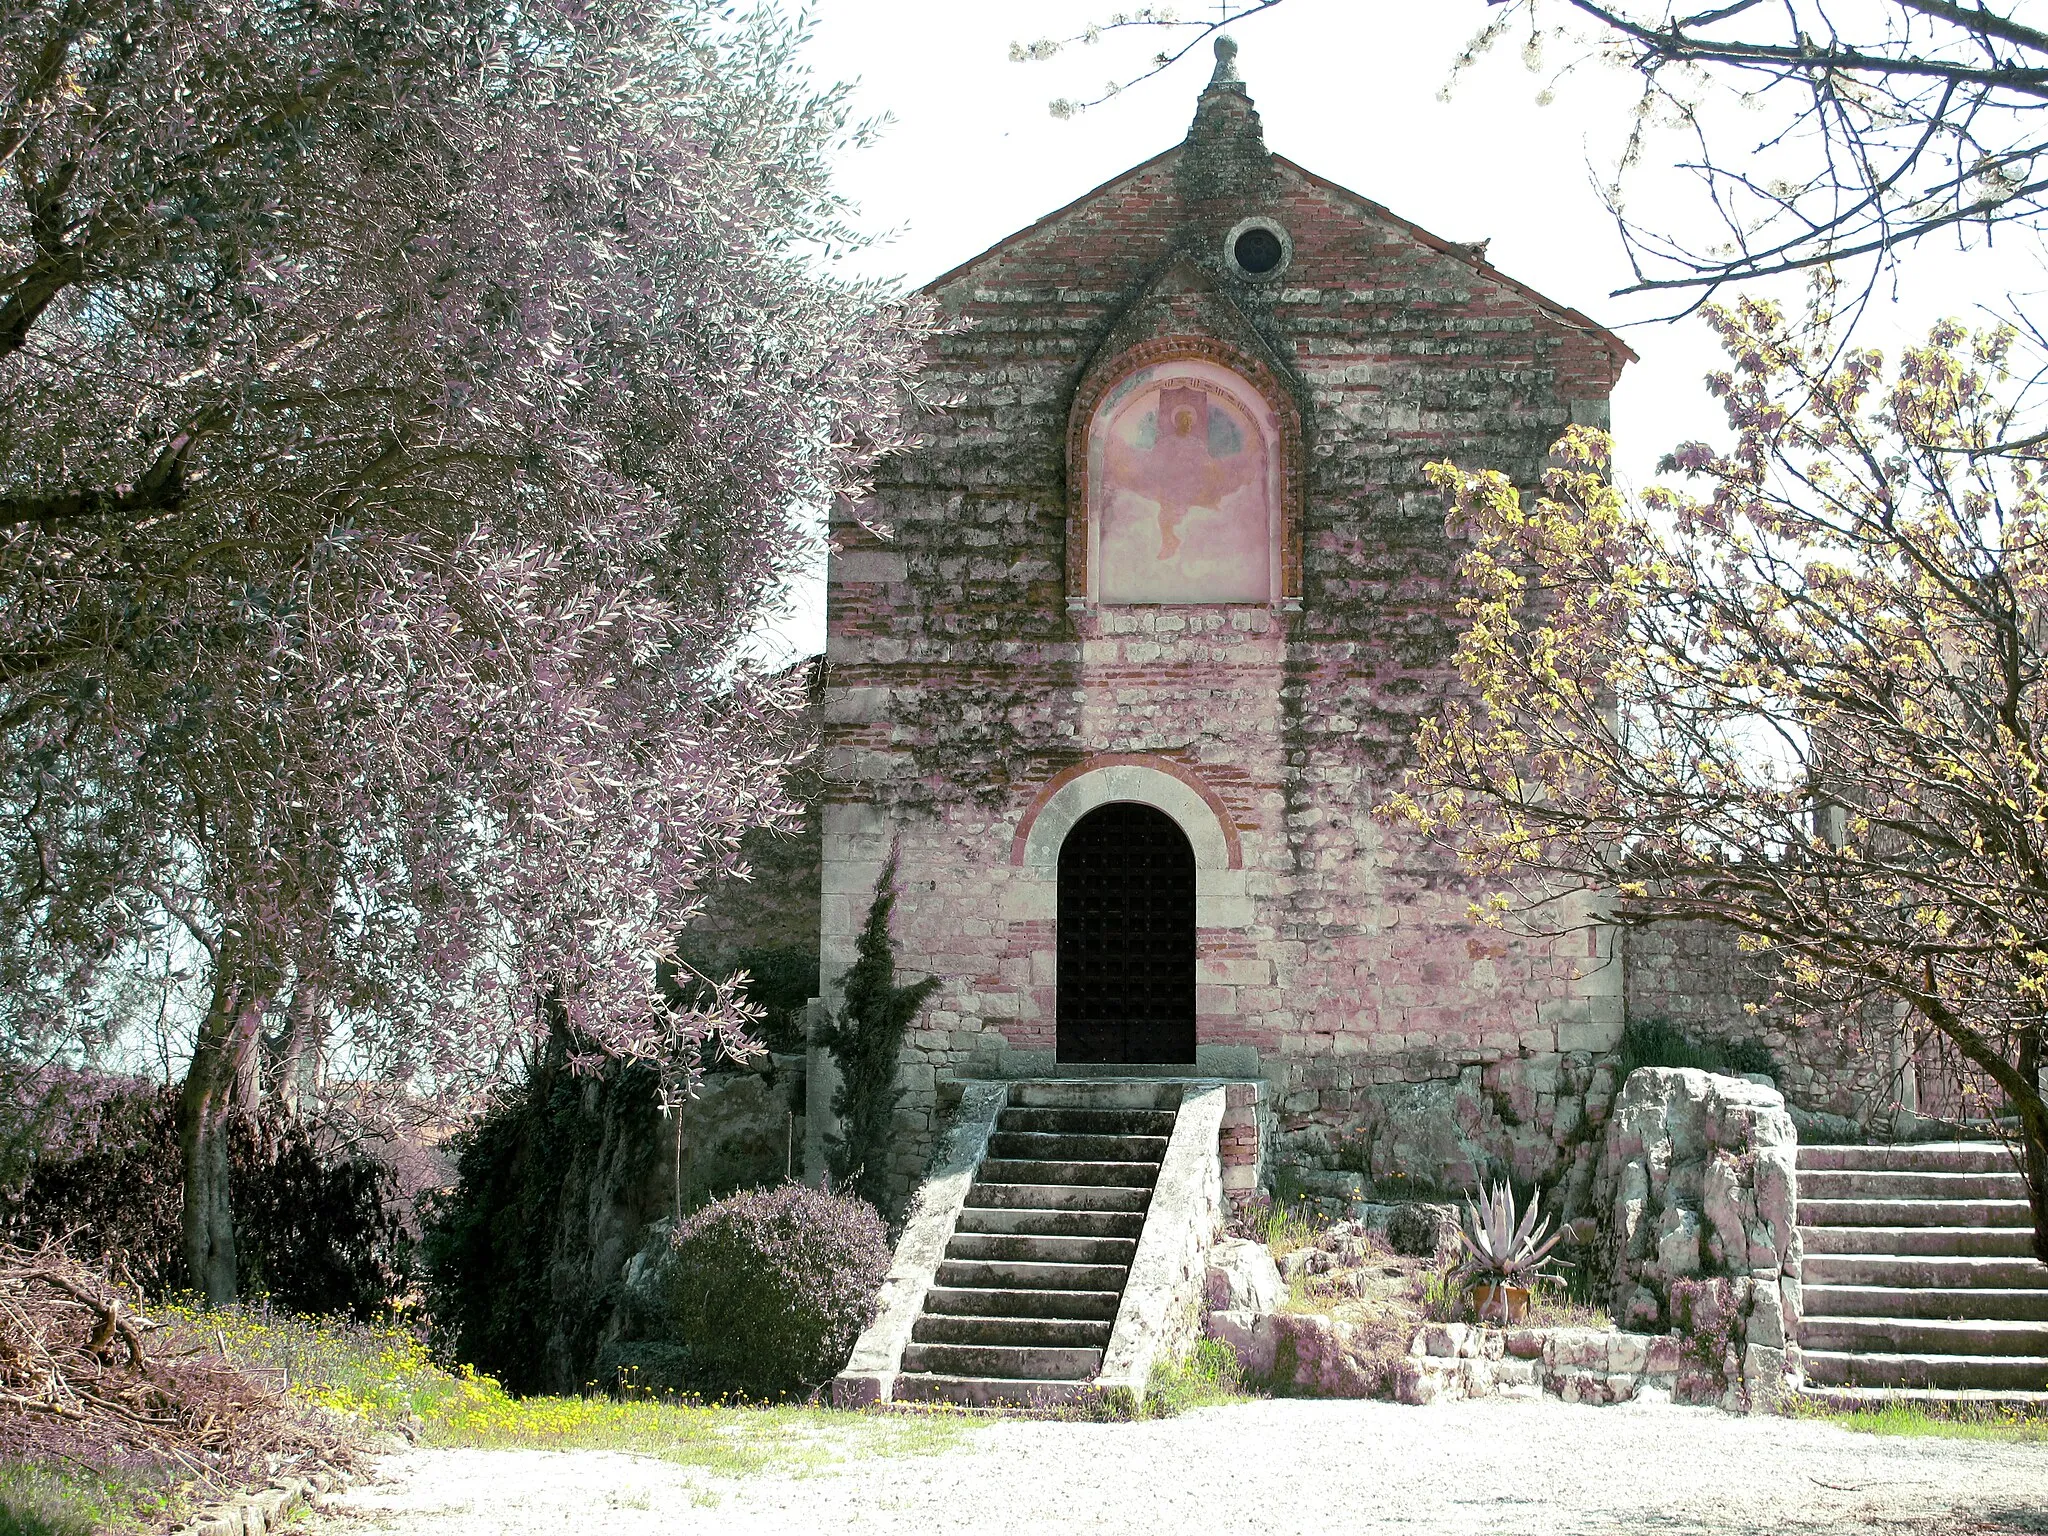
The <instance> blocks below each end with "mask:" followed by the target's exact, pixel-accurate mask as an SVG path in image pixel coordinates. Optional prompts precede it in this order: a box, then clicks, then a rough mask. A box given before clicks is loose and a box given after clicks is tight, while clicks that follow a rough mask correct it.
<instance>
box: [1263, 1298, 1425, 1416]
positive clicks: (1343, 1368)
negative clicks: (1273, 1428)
mask: <svg viewBox="0 0 2048 1536" xmlns="http://www.w3.org/2000/svg"><path fill="white" fill-rule="evenodd" d="M1396 1364H1397V1360H1396V1359H1395V1358H1394V1357H1392V1356H1390V1355H1389V1354H1388V1353H1387V1351H1386V1349H1385V1348H1384V1345H1383V1344H1382V1342H1381V1341H1380V1340H1378V1339H1377V1338H1376V1337H1375V1336H1373V1335H1372V1334H1371V1333H1369V1332H1368V1330H1366V1329H1365V1328H1363V1327H1361V1326H1360V1325H1359V1324H1357V1323H1350V1322H1345V1321H1343V1320H1342V1319H1340V1318H1334V1317H1322V1316H1319V1315H1317V1314H1314V1313H1300V1312H1274V1313H1269V1314H1268V1315H1267V1316H1265V1317H1262V1318H1260V1319H1259V1322H1258V1326H1257V1327H1256V1328H1255V1329H1254V1330H1253V1333H1252V1348H1251V1354H1250V1358H1249V1359H1248V1360H1246V1361H1245V1368H1246V1372H1247V1374H1248V1375H1250V1376H1251V1377H1252V1378H1253V1379H1254V1380H1257V1381H1262V1382H1265V1383H1267V1384H1268V1385H1269V1386H1271V1387H1272V1388H1273V1389H1274V1390H1275V1391H1277V1392H1283V1393H1300V1394H1301V1395H1303V1396H1307V1397H1378V1396H1380V1395H1381V1394H1382V1393H1384V1392H1385V1391H1386V1390H1387V1388H1388V1387H1389V1386H1390V1385H1392V1384H1393V1383H1394V1378H1395V1366H1396Z"/></svg>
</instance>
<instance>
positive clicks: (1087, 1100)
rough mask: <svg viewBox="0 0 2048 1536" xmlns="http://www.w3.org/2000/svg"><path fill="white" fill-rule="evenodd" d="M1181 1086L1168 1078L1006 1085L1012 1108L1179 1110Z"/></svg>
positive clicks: (1039, 1082) (1039, 1080) (1113, 1078)
mask: <svg viewBox="0 0 2048 1536" xmlns="http://www.w3.org/2000/svg"><path fill="white" fill-rule="evenodd" d="M1182 1091H1183V1089H1182V1085H1181V1084H1179V1083H1177V1082H1175V1081H1173V1080H1172V1079H1171V1078H1166V1079H1161V1080H1156V1081H1155V1080H1153V1079H1150V1078H1142V1077H1111V1078H1095V1079H1093V1080H1090V1079H1087V1078H1077V1079H1070V1080H1065V1081H1059V1082H1047V1081H1045V1080H1044V1079H1036V1080H1032V1081H1029V1082H1018V1083H1012V1084H1010V1106H1009V1107H1010V1108H1012V1109H1179V1108H1180V1099H1181V1093H1182Z"/></svg>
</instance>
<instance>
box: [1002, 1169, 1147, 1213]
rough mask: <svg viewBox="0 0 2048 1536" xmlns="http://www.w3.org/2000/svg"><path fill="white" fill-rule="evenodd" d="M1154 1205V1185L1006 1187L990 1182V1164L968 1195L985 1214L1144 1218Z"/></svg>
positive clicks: (1022, 1185)
mask: <svg viewBox="0 0 2048 1536" xmlns="http://www.w3.org/2000/svg"><path fill="white" fill-rule="evenodd" d="M1151 1203H1152V1189H1151V1186H1150V1185H1147V1186H1145V1187H1144V1188H1142V1189H1140V1188H1137V1187H1136V1186H1134V1185H1128V1184H1126V1185H1116V1184H1029V1183H1026V1184H1005V1183H1002V1182H1000V1181H997V1180H992V1179H989V1178H988V1164H986V1163H983V1164H982V1166H981V1168H980V1170H979V1174H978V1176H977V1177H976V1179H975V1181H974V1187H973V1188H972V1189H970V1190H968V1191H967V1208H968V1209H969V1210H983V1211H1024V1210H1030V1211H1121V1212H1126V1213H1129V1214H1133V1215H1137V1216H1139V1217H1141V1218H1142V1217H1143V1215H1144V1212H1145V1207H1146V1206H1148V1205H1150V1204H1151Z"/></svg>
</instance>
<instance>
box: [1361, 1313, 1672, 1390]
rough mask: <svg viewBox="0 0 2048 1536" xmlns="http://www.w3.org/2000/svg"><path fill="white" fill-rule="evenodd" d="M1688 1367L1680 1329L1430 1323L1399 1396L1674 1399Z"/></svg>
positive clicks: (1398, 1383)
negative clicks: (1654, 1331) (1644, 1330)
mask: <svg viewBox="0 0 2048 1536" xmlns="http://www.w3.org/2000/svg"><path fill="white" fill-rule="evenodd" d="M1685 1364H1686V1356H1685V1341H1684V1340H1683V1339H1681V1338H1680V1337H1679V1335H1678V1334H1676V1333H1670V1334H1652V1335H1645V1334H1640V1333H1623V1332H1620V1331H1618V1330H1613V1329H1603V1328H1509V1329H1506V1330H1501V1329H1496V1328H1475V1327H1471V1326H1469V1325H1467V1324H1465V1323H1430V1324H1429V1325H1427V1326H1426V1327H1424V1328H1423V1330H1422V1331H1421V1332H1420V1333H1418V1334H1417V1335H1416V1336H1415V1342H1414V1343H1413V1344H1412V1345H1410V1346H1409V1351H1408V1359H1407V1360H1405V1361H1404V1362H1402V1365H1401V1368H1400V1370H1399V1372H1398V1374H1397V1376H1396V1380H1395V1396H1396V1397H1397V1398H1399V1400H1400V1401H1402V1402H1404V1403H1415V1404H1423V1403H1434V1402H1443V1401H1449V1400H1451V1399H1454V1398H1462V1397H1524V1398H1535V1397H1541V1396H1543V1395H1544V1394H1546V1393H1548V1394H1549V1395H1550V1396H1552V1397H1559V1398H1562V1399H1564V1401H1566V1402H1568V1403H1586V1404H1596V1405H1597V1404H1603V1403H1626V1402H1631V1401H1633V1400H1635V1399H1636V1398H1639V1397H1641V1398H1654V1399H1658V1400H1661V1401H1665V1402H1669V1401H1670V1400H1671V1399H1672V1397H1673V1396H1674V1395H1675V1394H1676V1392H1677V1389H1678V1384H1679V1380H1680V1377H1681V1375H1682V1374H1683V1372H1684V1368H1685Z"/></svg>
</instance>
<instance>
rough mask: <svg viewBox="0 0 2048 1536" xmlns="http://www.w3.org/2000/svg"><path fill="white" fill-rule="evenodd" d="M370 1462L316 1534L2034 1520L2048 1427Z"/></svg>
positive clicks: (1267, 1531)
mask: <svg viewBox="0 0 2048 1536" xmlns="http://www.w3.org/2000/svg"><path fill="white" fill-rule="evenodd" d="M380 1470H381V1474H382V1477H383V1479H384V1480H382V1481H379V1482H376V1483H368V1484H363V1485H360V1486H359V1487H357V1488H356V1489H354V1490H353V1491H352V1492H351V1493H350V1494H349V1495H348V1500H349V1502H348V1505H347V1506H346V1513H345V1514H342V1515H339V1516H337V1517H334V1518H330V1519H328V1520H324V1521H322V1522H321V1529H322V1531H323V1532H332V1533H334V1536H347V1533H363V1532H367V1531H372V1530H374V1531H382V1532H391V1533H396V1536H454V1533H457V1532H460V1533H462V1536H494V1533H504V1536H511V1533H522V1536H523V1533H526V1532H557V1531H563V1530H594V1529H603V1530H605V1531H607V1532H618V1533H622V1536H633V1533H639V1532H654V1531H662V1532H690V1531H705V1532H711V1531H716V1532H718V1533H720V1536H741V1533H749V1532H777V1533H781V1532H789V1531H798V1530H803V1531H811V1532H822V1533H825V1536H867V1533H871V1532H872V1533H879V1532H892V1533H894V1532H913V1533H915V1536H948V1533H961V1536H967V1533H974V1536H982V1533H986V1536H1012V1533H1017V1536H1037V1533H1041V1532H1043V1533H1053V1532H1058V1533H1060V1536H1066V1533H1069V1532H1098V1531H1099V1532H1115V1533H1117V1536H1151V1533H1154V1532H1158V1533H1162V1536H1165V1533H1172V1536H1212V1533H1213V1536H1226V1533H1237V1532H1244V1533H1248V1536H1249V1533H1256V1536H1292V1533H1296V1532H1300V1533H1304V1536H1306V1533H1315V1536H1329V1533H1334V1532H1350V1531H1401V1532H1414V1533H1431V1536H1436V1533H1453V1532H1456V1533H1463V1532H1473V1533H1482V1532H1483V1533H1488V1536H1492V1533H1520V1532H1529V1533H1532V1536H1533V1533H1544V1536H1548V1533H1553V1532H1573V1533H1580V1532H1601V1533H1604V1532H1630V1533H1639V1532H1646V1531H1654V1532H1658V1533H1669V1536H1678V1533H1688V1532H1700V1533H1707V1532H1711V1533H1715V1536H1722V1533H1735V1532H1756V1533H1759V1536H1762V1533H1772V1536H1781V1533H1782V1536H1790V1533H1799V1532H1825V1533H1827V1536H1849V1533H1853V1532H1893V1533H1907V1532H1915V1533H1920V1532H1927V1533H1935V1532H1939V1533H1943V1536H1946V1533H1951V1532H1953V1533H1957V1536H1963V1533H1968V1532H1972V1531H1989V1530H2000V1531H2040V1532H2044V1533H2048V1445H2004V1444H1990V1443H1985V1442H1979V1441H1954V1440H1933V1439H1918V1438H1903V1437H1890V1436H1887V1437H1877V1436H1872V1435H1863V1434H1855V1433H1851V1432H1850V1431H1847V1430H1843V1429H1838V1428H1835V1427H1833V1426H1832V1425H1828V1424H1823V1423H1815V1422H1812V1421H1802V1420H1784V1419H1762V1418H1757V1419H1748V1418H1737V1417H1734V1416H1732V1415H1728V1414H1723V1413H1720V1412H1718V1411H1716V1410H1714V1409H1708V1408H1677V1407H1671V1406H1668V1405H1656V1406H1651V1405H1625V1406H1622V1407H1614V1408H1578V1407H1568V1406H1566V1405H1564V1404H1561V1403H1555V1402H1544V1403H1511V1402H1501V1401H1498V1400H1484V1399H1482V1400H1480V1401H1476V1402H1460V1403H1450V1404H1442V1405H1438V1406H1435V1407H1431V1408H1428V1409H1415V1408H1403V1407H1397V1406H1395V1405H1392V1404H1387V1403H1354V1402H1300V1401H1274V1402H1259V1403H1253V1404H1249V1405H1245V1406H1241V1407H1233V1408H1213V1409H1206V1410H1203V1411H1201V1412H1198V1413H1191V1414H1187V1415H1184V1416H1182V1417H1180V1418H1176V1419H1169V1420H1165V1421H1162V1422H1155V1423H1143V1424H1071V1423H1036V1422H1019V1421H1008V1422H999V1423H994V1424H989V1425H984V1426H977V1427H976V1428H974V1429H972V1430H970V1431H968V1432H967V1433H966V1434H965V1435H963V1437H962V1438H961V1440H960V1441H959V1442H958V1443H957V1444H956V1445H955V1446H954V1448H953V1449H952V1450H950V1451H948V1452H946V1453H945V1454H942V1455H937V1456H892V1457H867V1458H864V1459H861V1460H859V1461H856V1462H853V1463H850V1464H841V1465H839V1466H837V1467H834V1468H833V1469H831V1470H828V1471H824V1472H814V1473H812V1474H809V1475H799V1476H790V1475H781V1474H762V1475H756V1476H753V1477H749V1478H745V1479H741V1480H733V1479H726V1478H714V1477H711V1476H709V1475H707V1474H706V1473H704V1472H702V1471H691V1470H688V1469H685V1468H681V1467H677V1466H673V1465H671V1464H669V1463H667V1462H662V1461H656V1460H651V1459H648V1458H644V1457H637V1456H626V1455H620V1454H617V1453H615V1452H596V1451H587V1452H549V1451H414V1452H409V1453H406V1454H404V1455H399V1456H393V1457H390V1458H387V1459H386V1460H385V1461H384V1462H383V1463H381V1466H380ZM1958 1517H1960V1518H1958ZM1980 1522H1982V1523H1980Z"/></svg>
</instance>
